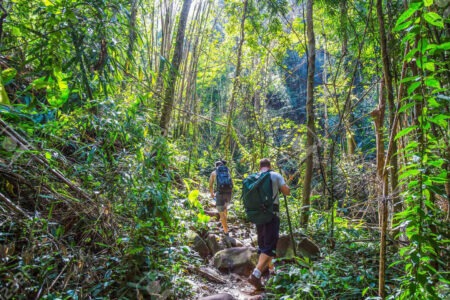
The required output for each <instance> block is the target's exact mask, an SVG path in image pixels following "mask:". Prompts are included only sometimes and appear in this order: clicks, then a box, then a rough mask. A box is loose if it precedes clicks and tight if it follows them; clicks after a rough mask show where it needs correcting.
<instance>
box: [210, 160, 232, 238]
mask: <svg viewBox="0 0 450 300" xmlns="http://www.w3.org/2000/svg"><path fill="white" fill-rule="evenodd" d="M226 164H227V163H226V161H224V160H220V161H216V164H215V166H216V169H215V170H214V171H213V172H212V173H211V176H210V177H209V192H210V194H211V198H213V199H214V198H215V199H216V208H217V210H218V211H219V216H220V223H222V227H223V232H224V233H225V235H226V236H228V224H227V216H228V205H229V204H230V201H231V192H232V190H233V181H232V179H231V176H230V171H229V170H228V168H227V166H226ZM214 186H215V194H214Z"/></svg>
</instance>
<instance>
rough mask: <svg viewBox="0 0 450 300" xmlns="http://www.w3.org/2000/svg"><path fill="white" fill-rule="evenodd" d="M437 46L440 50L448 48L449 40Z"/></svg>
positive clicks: (449, 48)
mask: <svg viewBox="0 0 450 300" xmlns="http://www.w3.org/2000/svg"><path fill="white" fill-rule="evenodd" d="M437 48H438V49H440V50H450V42H447V43H443V44H440V45H438V46H437Z"/></svg>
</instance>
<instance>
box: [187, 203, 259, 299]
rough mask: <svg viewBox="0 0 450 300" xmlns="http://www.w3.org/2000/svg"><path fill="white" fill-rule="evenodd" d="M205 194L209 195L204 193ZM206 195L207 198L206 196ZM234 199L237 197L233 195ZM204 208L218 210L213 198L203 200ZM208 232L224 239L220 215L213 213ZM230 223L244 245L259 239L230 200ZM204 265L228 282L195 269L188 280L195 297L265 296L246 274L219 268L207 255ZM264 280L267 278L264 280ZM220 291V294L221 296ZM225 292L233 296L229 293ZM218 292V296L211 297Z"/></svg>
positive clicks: (247, 245) (231, 233)
mask: <svg viewBox="0 0 450 300" xmlns="http://www.w3.org/2000/svg"><path fill="white" fill-rule="evenodd" d="M205 196H206V195H205ZM204 199H205V198H204ZM234 201H238V200H236V199H234ZM204 205H205V210H208V211H213V212H217V210H216V208H215V205H214V202H212V201H209V202H207V203H204ZM208 225H209V228H210V230H209V232H210V233H213V234H215V235H217V236H219V237H220V239H224V235H223V230H222V225H221V223H220V221H219V220H218V218H217V217H211V219H210V221H209V224H208ZM228 226H229V228H230V237H231V238H234V239H236V240H238V241H241V242H242V243H243V244H244V246H245V247H254V246H255V243H254V240H255V239H256V232H255V229H254V228H253V226H251V224H245V223H243V222H242V221H241V220H240V219H239V218H238V217H237V216H236V214H235V212H234V205H233V204H231V205H230V207H229V213H228ZM201 269H202V270H203V269H204V270H206V271H207V272H210V273H212V274H213V276H215V277H217V278H218V279H220V281H222V282H225V283H218V282H215V281H216V280H211V279H207V276H204V275H203V276H202V275H201V274H200V273H199V272H193V273H192V274H191V275H190V276H189V279H188V281H189V283H190V284H191V285H192V287H193V291H194V295H195V296H194V297H193V298H192V299H201V298H202V297H208V298H207V299H217V300H218V299H238V300H256V299H266V297H265V294H264V293H261V292H255V291H254V287H253V286H251V285H250V284H249V283H248V282H247V277H245V276H241V275H238V274H235V273H231V272H228V273H226V272H220V271H219V270H217V269H216V268H215V267H214V266H213V265H212V263H211V259H207V260H206V259H205V262H204V265H203V266H202V267H201ZM263 282H264V281H263ZM219 294H221V295H220V296H219ZM226 294H228V295H231V296H232V297H233V298H230V297H229V296H228V297H227V296H226ZM214 295H217V298H209V297H212V296H214Z"/></svg>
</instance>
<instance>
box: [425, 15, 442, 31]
mask: <svg viewBox="0 0 450 300" xmlns="http://www.w3.org/2000/svg"><path fill="white" fill-rule="evenodd" d="M423 17H424V19H425V21H427V23H429V24H431V25H433V26H437V27H440V28H444V20H443V19H442V17H441V16H440V15H438V14H437V13H435V12H432V11H430V12H426V13H425V14H424V16H423Z"/></svg>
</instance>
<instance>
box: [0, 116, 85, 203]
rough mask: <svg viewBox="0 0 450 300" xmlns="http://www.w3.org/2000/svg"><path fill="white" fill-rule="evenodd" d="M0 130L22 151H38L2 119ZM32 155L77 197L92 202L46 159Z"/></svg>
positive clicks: (38, 155) (0, 120)
mask: <svg viewBox="0 0 450 300" xmlns="http://www.w3.org/2000/svg"><path fill="white" fill-rule="evenodd" d="M0 128H3V131H2V132H3V133H4V134H6V135H8V136H9V137H10V138H11V139H13V140H14V141H15V142H16V143H17V144H18V145H19V146H20V148H21V149H23V150H34V151H36V149H35V148H34V147H33V146H32V145H31V144H30V143H28V141H27V140H25V139H24V138H23V137H22V136H21V135H20V134H18V133H17V132H16V131H15V130H14V129H12V128H11V127H10V126H9V125H8V124H6V123H5V122H4V121H3V120H2V119H1V118H0ZM31 155H32V158H33V159H34V160H35V161H36V162H38V163H40V164H42V165H44V166H45V167H46V168H47V169H48V170H49V171H50V172H51V173H52V174H53V175H55V176H56V177H57V178H58V179H59V180H61V181H62V182H64V183H65V184H66V185H67V186H68V187H69V188H70V189H71V190H72V191H74V192H75V193H77V196H81V197H82V198H84V199H85V200H88V201H92V199H91V197H90V196H89V195H88V194H87V193H86V192H85V191H83V190H82V189H81V188H80V187H78V186H77V185H75V184H74V183H73V182H71V181H70V180H69V179H67V178H66V177H65V176H64V175H63V174H62V173H61V172H60V171H59V170H56V169H53V168H52V167H51V166H50V164H49V163H48V161H47V159H46V158H45V157H43V156H41V155H40V154H37V155H36V154H31Z"/></svg>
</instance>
